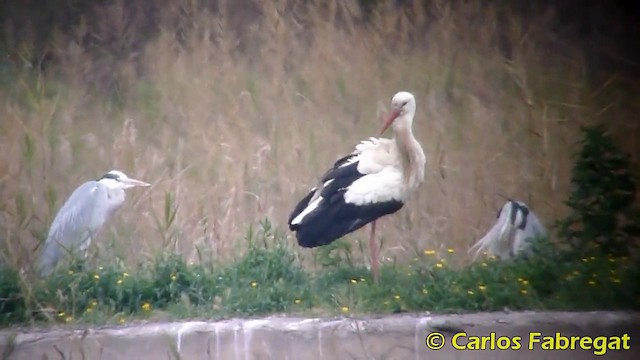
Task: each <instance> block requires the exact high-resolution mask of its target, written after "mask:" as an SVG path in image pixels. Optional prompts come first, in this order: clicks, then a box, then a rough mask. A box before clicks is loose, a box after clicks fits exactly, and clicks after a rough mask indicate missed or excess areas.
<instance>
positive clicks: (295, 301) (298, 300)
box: [293, 299, 302, 304]
mask: <svg viewBox="0 0 640 360" xmlns="http://www.w3.org/2000/svg"><path fill="white" fill-rule="evenodd" d="M293 302H294V303H295V304H300V303H301V302H302V300H300V299H295V300H293Z"/></svg>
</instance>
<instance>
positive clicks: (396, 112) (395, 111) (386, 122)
mask: <svg viewBox="0 0 640 360" xmlns="http://www.w3.org/2000/svg"><path fill="white" fill-rule="evenodd" d="M399 115H400V110H399V109H393V110H392V111H391V113H390V114H389V116H387V118H386V119H385V120H384V124H383V126H382V130H380V135H382V134H384V132H385V131H386V130H387V128H389V126H391V124H393V120H395V119H396V118H397V117H398V116H399Z"/></svg>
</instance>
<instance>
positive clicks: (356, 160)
mask: <svg viewBox="0 0 640 360" xmlns="http://www.w3.org/2000/svg"><path fill="white" fill-rule="evenodd" d="M415 113H416V100H415V97H414V95H413V94H411V93H409V92H406V91H400V92H398V93H396V94H395V95H394V96H393V98H392V99H391V111H390V113H389V114H388V115H387V116H386V118H385V119H384V120H383V121H384V122H383V127H382V130H381V131H380V135H382V134H383V133H384V132H385V131H386V130H387V129H388V128H389V127H391V128H392V129H393V133H394V136H393V138H392V139H386V138H375V137H371V138H369V139H368V140H364V141H362V142H360V143H359V144H358V145H356V147H355V150H354V151H353V152H351V153H350V154H349V155H346V156H343V157H341V158H340V159H338V160H337V161H336V162H335V163H334V164H333V166H332V167H331V168H330V169H329V170H328V171H326V172H325V174H324V175H323V176H322V177H321V178H320V181H319V182H318V184H317V186H315V187H313V188H312V189H311V190H310V191H309V192H308V194H307V195H306V196H305V197H304V198H303V199H302V200H301V201H300V202H299V203H298V204H297V205H296V206H295V208H294V210H293V211H292V212H291V214H290V216H289V220H288V225H289V229H290V230H291V231H293V232H295V233H296V238H297V241H298V244H299V245H300V246H302V247H305V248H314V247H318V246H323V245H327V244H330V243H332V242H334V241H335V240H337V239H339V238H341V237H342V236H344V235H346V234H348V233H351V232H353V231H356V230H358V229H360V228H361V227H363V226H365V225H367V224H369V223H371V234H370V236H369V249H370V252H371V271H372V277H373V280H374V281H376V282H377V281H378V276H379V275H378V272H379V270H378V261H379V259H378V245H377V244H376V243H375V232H376V220H377V219H379V218H381V217H383V216H385V215H390V214H393V213H395V212H397V211H399V210H400V209H401V208H402V207H403V206H404V205H405V203H406V202H407V201H408V200H409V199H410V197H411V196H412V195H413V194H414V192H415V191H416V189H417V188H418V187H419V186H420V185H421V184H422V182H423V180H424V169H425V164H426V157H425V154H424V151H423V150H422V147H421V146H420V143H419V142H418V140H417V139H416V138H415V136H414V135H413V130H412V125H413V119H414V116H415Z"/></svg>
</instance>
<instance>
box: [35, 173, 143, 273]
mask: <svg viewBox="0 0 640 360" xmlns="http://www.w3.org/2000/svg"><path fill="white" fill-rule="evenodd" d="M125 181H126V183H125ZM127 184H129V185H127ZM131 186H148V184H146V183H143V182H140V181H138V180H135V179H129V178H128V177H127V176H126V175H124V174H123V173H121V172H119V171H110V172H109V173H107V174H106V175H105V176H103V177H102V179H100V180H98V181H87V182H85V183H84V184H82V185H80V186H79V187H78V188H77V189H75V190H74V191H73V193H72V194H71V196H70V197H69V199H68V200H67V201H66V202H65V203H64V205H63V206H62V208H60V211H58V213H57V214H56V216H55V218H54V220H53V222H52V224H51V227H50V228H49V234H48V236H47V239H46V241H45V243H44V245H43V249H42V252H41V253H40V257H39V259H38V264H37V265H38V271H39V272H40V274H41V275H42V276H47V275H49V274H50V273H51V272H52V271H53V269H54V268H55V267H56V265H57V264H58V262H59V261H60V260H61V259H62V258H63V257H64V256H67V255H71V256H74V257H86V254H87V251H88V249H89V245H91V241H92V239H93V238H94V237H95V235H96V234H97V233H98V231H99V230H100V228H101V227H102V226H103V225H104V224H105V223H106V222H107V221H108V220H109V218H110V217H111V216H112V215H113V213H114V212H115V211H116V210H118V209H119V208H120V207H121V206H122V204H123V203H124V201H125V192H124V189H125V188H126V187H131Z"/></svg>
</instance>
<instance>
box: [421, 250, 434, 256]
mask: <svg viewBox="0 0 640 360" xmlns="http://www.w3.org/2000/svg"><path fill="white" fill-rule="evenodd" d="M424 254H425V255H435V254H436V251H435V250H425V251H424Z"/></svg>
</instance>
